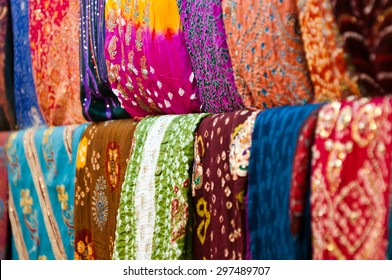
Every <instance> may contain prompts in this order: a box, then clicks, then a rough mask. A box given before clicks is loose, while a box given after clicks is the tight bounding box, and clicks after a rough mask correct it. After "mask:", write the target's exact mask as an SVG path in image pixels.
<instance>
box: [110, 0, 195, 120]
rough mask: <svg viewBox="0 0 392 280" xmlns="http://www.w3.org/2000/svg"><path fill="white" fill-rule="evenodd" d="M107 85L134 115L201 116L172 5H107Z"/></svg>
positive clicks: (169, 0)
mask: <svg viewBox="0 0 392 280" xmlns="http://www.w3.org/2000/svg"><path fill="white" fill-rule="evenodd" d="M105 17H106V39H105V57H106V63H107V68H108V74H109V82H110V84H111V87H112V89H113V92H114V93H115V94H116V95H117V96H118V98H119V100H120V102H121V104H122V106H124V108H125V110H127V112H129V113H130V114H131V115H132V116H137V117H144V116H147V115H158V114H187V113H197V112H200V101H199V100H198V99H197V95H196V81H195V75H194V73H193V72H192V68H191V65H190V60H189V54H188V52H187V49H186V45H185V41H184V34H183V31H182V23H181V19H180V15H179V11H178V7H177V3H176V1H175V0H159V1H158V0H147V1H136V0H133V1H115V0H108V1H107V2H106V14H105Z"/></svg>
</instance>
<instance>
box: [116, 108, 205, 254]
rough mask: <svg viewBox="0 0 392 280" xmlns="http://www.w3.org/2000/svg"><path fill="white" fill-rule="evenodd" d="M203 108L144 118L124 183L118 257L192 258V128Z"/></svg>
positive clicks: (118, 225) (119, 221) (119, 224)
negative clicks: (183, 112)
mask: <svg viewBox="0 0 392 280" xmlns="http://www.w3.org/2000/svg"><path fill="white" fill-rule="evenodd" d="M205 116H206V115H205V114H198V115H197V114H192V115H180V116H178V115H168V116H161V117H149V118H145V119H143V120H142V121H141V122H140V123H139V125H138V126H137V128H136V131H135V136H134V139H133V142H134V143H133V145H132V155H131V158H130V161H129V164H128V167H127V171H126V175H125V181H124V184H123V188H122V193H121V199H120V208H119V213H118V216H117V228H116V237H115V246H114V257H113V258H114V259H122V260H124V259H125V260H128V259H138V260H140V259H144V260H146V259H158V260H168V259H188V258H191V253H190V252H189V250H188V249H189V247H190V246H191V245H190V244H189V243H188V241H190V240H188V239H189V237H191V234H190V233H189V227H190V223H191V222H192V219H189V215H190V213H189V212H190V210H191V208H190V204H189V203H190V201H189V195H190V180H191V168H192V163H193V148H194V137H195V136H194V133H195V130H196V128H197V126H198V124H199V122H200V121H201V120H202V118H203V117H205Z"/></svg>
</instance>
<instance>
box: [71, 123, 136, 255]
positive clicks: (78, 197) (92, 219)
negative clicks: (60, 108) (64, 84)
mask: <svg viewBox="0 0 392 280" xmlns="http://www.w3.org/2000/svg"><path fill="white" fill-rule="evenodd" d="M135 129H136V122H135V121H133V120H116V121H106V122H101V123H92V124H90V125H89V126H88V127H87V128H86V130H85V132H84V134H83V136H82V139H81V141H80V144H79V149H78V157H77V160H76V168H77V169H76V185H75V259H101V260H102V259H104V260H109V259H112V255H113V246H114V233H115V231H116V217H117V210H118V206H119V203H120V194H121V188H122V185H123V182H124V177H125V171H126V168H127V163H128V160H129V156H130V151H131V145H132V138H133V133H134V131H135ZM86 239H87V240H88V241H86Z"/></svg>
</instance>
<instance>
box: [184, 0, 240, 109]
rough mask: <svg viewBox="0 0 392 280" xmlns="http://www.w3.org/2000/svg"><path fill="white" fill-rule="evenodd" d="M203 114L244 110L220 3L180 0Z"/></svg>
mask: <svg viewBox="0 0 392 280" xmlns="http://www.w3.org/2000/svg"><path fill="white" fill-rule="evenodd" d="M177 3H178V6H179V9H180V12H181V19H182V22H183V25H184V33H185V40H186V45H187V47H188V52H189V54H190V57H191V62H192V68H193V72H194V73H195V79H196V81H197V86H198V89H197V95H198V98H199V99H200V101H201V104H202V110H203V111H204V112H210V113H220V112H226V111H234V110H237V109H241V108H243V107H244V106H243V103H242V100H241V98H240V96H239V94H238V92H237V88H236V85H235V81H234V73H233V67H232V65H231V60H230V53H229V48H228V46H227V42H226V34H225V27H224V23H223V12H222V3H221V0H207V1H206V0H195V1H187V0H177Z"/></svg>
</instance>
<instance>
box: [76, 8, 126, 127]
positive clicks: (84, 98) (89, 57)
mask: <svg viewBox="0 0 392 280" xmlns="http://www.w3.org/2000/svg"><path fill="white" fill-rule="evenodd" d="M80 17H81V39H80V54H81V62H80V63H81V91H80V93H81V95H80V99H81V102H82V106H83V116H84V117H85V118H86V119H87V120H88V121H104V120H110V119H124V118H128V117H129V115H128V114H127V113H126V111H125V110H124V109H123V108H121V104H120V102H119V100H118V99H117V97H116V96H115V95H114V93H113V92H112V90H111V88H110V84H109V80H108V73H107V69H106V60H105V52H104V45H105V1H104V0H80Z"/></svg>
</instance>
